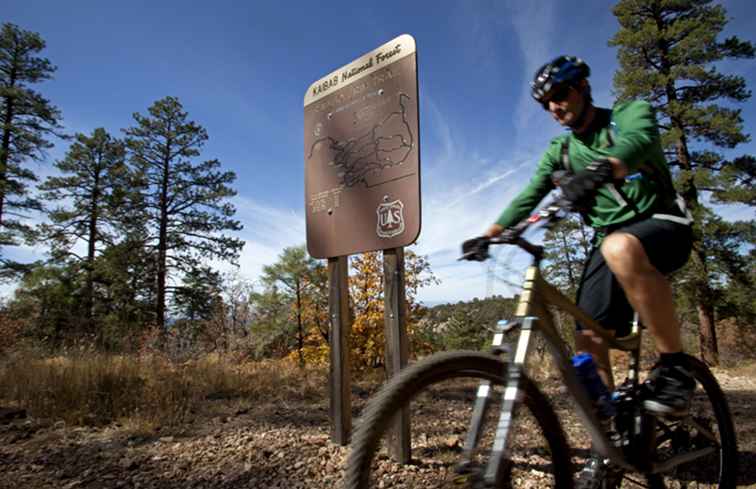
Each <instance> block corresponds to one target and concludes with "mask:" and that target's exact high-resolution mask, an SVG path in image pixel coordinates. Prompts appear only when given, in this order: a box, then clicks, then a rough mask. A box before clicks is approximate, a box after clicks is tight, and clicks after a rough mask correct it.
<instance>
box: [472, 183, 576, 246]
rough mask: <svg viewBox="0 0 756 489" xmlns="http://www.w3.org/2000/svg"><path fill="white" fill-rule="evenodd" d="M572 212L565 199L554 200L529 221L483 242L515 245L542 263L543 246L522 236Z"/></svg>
mask: <svg viewBox="0 0 756 489" xmlns="http://www.w3.org/2000/svg"><path fill="white" fill-rule="evenodd" d="M571 210H572V206H571V204H570V203H569V202H568V201H567V200H565V199H563V198H558V199H554V200H552V201H551V202H550V203H548V204H546V205H545V206H543V207H541V209H540V210H538V211H537V212H536V213H535V214H532V215H531V216H530V217H528V218H527V219H523V220H522V221H520V222H519V223H517V224H515V225H514V226H512V227H510V228H507V229H506V230H504V232H503V233H502V234H501V235H499V236H496V237H493V238H484V241H483V242H484V243H486V245H499V244H511V245H515V246H517V247H519V248H521V249H522V250H524V251H526V252H527V253H529V254H530V255H532V256H533V258H534V259H535V260H536V261H540V260H541V259H542V258H543V246H541V245H536V244H533V243H531V242H530V241H528V240H526V239H525V238H523V237H522V235H523V234H524V233H525V231H527V230H528V229H530V228H531V227H533V226H534V225H535V224H537V223H543V225H544V226H548V225H549V224H551V223H554V222H557V221H559V220H560V219H561V215H562V214H563V213H564V212H570V211H571ZM476 251H477V250H473V251H470V252H467V253H465V254H463V255H462V256H461V257H460V258H459V259H460V260H466V259H468V258H469V257H471V256H473V255H475V254H476Z"/></svg>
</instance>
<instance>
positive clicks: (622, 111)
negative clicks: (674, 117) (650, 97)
mask: <svg viewBox="0 0 756 489" xmlns="http://www.w3.org/2000/svg"><path fill="white" fill-rule="evenodd" d="M613 120H614V123H615V124H617V126H618V131H617V132H616V134H615V140H614V144H613V145H612V146H611V147H609V148H606V149H605V150H604V151H603V152H604V153H605V156H606V158H607V159H608V160H609V162H610V163H612V168H613V170H614V176H615V177H616V178H624V177H625V176H627V175H628V174H629V173H633V172H635V171H637V170H638V165H639V164H640V163H642V162H643V161H644V159H645V158H646V157H647V154H648V152H649V149H650V148H651V147H652V146H653V145H658V144H659V139H660V137H659V126H658V124H657V122H656V116H655V115H654V111H653V108H652V107H651V104H649V103H648V102H645V101H641V100H637V101H633V102H628V103H626V104H622V105H620V106H618V107H616V108H615V110H614V112H613Z"/></svg>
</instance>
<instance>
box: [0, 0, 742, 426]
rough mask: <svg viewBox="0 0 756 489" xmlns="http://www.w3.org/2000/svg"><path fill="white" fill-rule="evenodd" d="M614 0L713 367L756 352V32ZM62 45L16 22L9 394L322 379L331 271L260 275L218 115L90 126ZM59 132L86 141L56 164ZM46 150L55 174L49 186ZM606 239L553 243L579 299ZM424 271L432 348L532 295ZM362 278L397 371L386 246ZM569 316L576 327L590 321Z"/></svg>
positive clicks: (273, 270) (354, 275)
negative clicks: (276, 369)
mask: <svg viewBox="0 0 756 489" xmlns="http://www.w3.org/2000/svg"><path fill="white" fill-rule="evenodd" d="M612 12H613V15H614V16H615V17H616V20H617V25H618V27H617V30H616V32H615V33H614V34H613V36H612V37H611V38H610V39H608V40H607V41H608V43H609V45H610V46H611V47H613V48H615V49H616V54H617V59H618V63H619V69H618V70H617V72H616V73H615V74H614V78H613V79H614V91H615V93H616V95H617V98H618V99H620V100H623V99H637V98H641V99H645V100H648V101H649V102H650V103H651V104H652V105H653V106H654V108H655V109H656V111H657V116H658V119H659V123H660V129H661V132H662V142H663V144H664V147H665V149H666V150H667V158H668V161H669V164H670V168H671V169H672V171H673V174H674V176H675V184H676V186H677V188H678V191H679V192H680V194H681V195H682V196H683V198H684V199H685V201H686V203H687V205H688V207H689V208H690V209H691V210H692V211H693V213H694V217H695V224H694V229H695V243H694V252H693V255H692V257H691V260H690V262H689V264H688V265H687V266H686V267H685V268H684V269H683V270H681V271H680V272H678V273H676V274H675V275H674V276H673V277H672V280H673V281H674V288H675V291H676V301H677V304H678V311H679V313H680V315H681V316H682V318H683V321H684V328H685V344H686V349H687V350H688V351H690V352H692V353H694V354H696V355H699V356H701V357H702V358H703V359H704V360H705V361H707V362H708V363H709V364H711V365H717V364H720V363H724V364H725V365H727V364H733V363H737V362H741V361H743V360H744V359H747V360H752V359H753V351H754V346H756V334H754V325H755V324H756V321H754V320H755V319H756V290H755V288H754V281H755V280H756V267H755V266H754V263H755V260H754V254H756V251H754V230H755V229H754V220H753V212H752V209H753V206H754V204H755V203H756V200H755V197H754V176H755V173H756V168H755V165H754V156H753V155H751V154H747V153H746V154H742V153H740V152H739V150H738V148H739V147H740V146H741V145H747V143H749V142H750V135H748V134H746V133H745V131H744V120H743V115H742V109H741V107H742V106H743V104H745V103H746V102H747V101H749V100H750V97H751V91H750V90H749V87H748V86H747V83H746V79H745V78H743V77H742V76H740V75H739V74H737V72H730V71H727V72H725V71H723V70H722V69H721V67H722V66H727V67H730V66H739V65H737V64H735V65H733V64H725V62H728V63H731V62H732V61H735V60H742V61H741V62H743V63H750V62H751V60H752V59H753V57H754V48H753V45H752V43H751V42H749V41H746V40H742V39H741V38H738V37H736V36H729V37H725V36H723V35H722V32H723V30H724V28H725V26H726V25H727V23H728V17H727V13H726V10H725V8H724V7H723V6H722V5H719V4H716V3H713V2H708V1H681V2H661V1H652V0H647V1H638V0H634V1H627V0H624V1H620V2H618V3H617V4H616V5H615V6H614V8H613V10H612ZM45 49H46V44H45V40H44V38H43V36H42V35H41V34H39V33H37V32H34V31H31V30H27V29H25V28H24V26H20V25H15V24H13V23H10V22H5V23H3V24H2V31H1V33H0V101H1V105H0V120H1V121H2V126H1V130H2V134H1V136H2V138H1V140H0V267H1V269H0V277H1V278H2V280H4V281H6V283H13V284H14V285H15V290H14V292H13V294H12V295H9V296H8V297H6V298H5V299H4V300H3V302H2V305H1V306H0V349H2V352H3V354H2V360H1V361H0V374H1V375H0V393H2V394H0V396H1V397H2V398H3V403H7V404H9V405H13V406H20V407H23V408H26V409H29V410H31V411H33V412H35V413H37V414H39V415H49V416H63V417H65V418H66V419H69V420H71V421H75V422H84V421H87V420H88V421H87V422H91V421H92V417H93V416H94V418H95V421H96V422H109V421H111V420H113V419H117V418H119V417H123V416H132V415H135V413H140V412H141V413H143V416H147V417H150V416H152V417H155V418H156V419H157V418H160V419H161V421H159V422H160V423H165V422H166V421H165V420H166V419H168V420H169V422H171V421H174V422H177V423H178V422H180V421H181V419H182V414H181V413H184V412H189V411H190V410H191V403H192V402H193V401H194V400H196V399H200V398H204V397H206V396H207V395H210V394H212V393H214V392H228V391H233V390H234V389H243V387H242V385H243V383H244V382H243V371H244V369H243V367H242V366H244V365H247V366H248V365H250V364H260V362H262V364H266V362H283V363H287V362H288V363H290V364H291V365H295V366H298V367H299V368H302V370H301V371H300V372H301V374H302V375H306V372H307V371H308V370H309V369H312V368H315V369H317V368H324V367H325V366H326V365H327V360H328V351H329V348H328V342H329V334H330V331H329V329H330V328H329V320H328V284H327V274H326V269H325V265H324V263H323V262H320V261H317V260H314V259H312V258H311V257H309V256H308V255H307V253H306V250H305V247H304V246H291V247H286V248H284V249H281V250H280V254H279V255H278V258H277V259H276V260H275V261H274V262H271V263H269V264H267V265H266V266H264V267H263V270H262V274H261V275H260V277H259V278H258V279H257V280H254V281H252V280H249V279H248V278H246V277H244V276H243V275H242V274H240V273H239V272H238V270H235V269H234V267H233V265H234V264H235V263H236V262H237V261H238V258H239V256H240V252H241V250H242V248H243V246H244V242H243V240H242V239H240V238H239V237H238V231H240V230H241V228H242V225H243V223H242V222H240V221H239V220H237V219H236V213H237V209H236V208H235V206H234V205H233V203H232V198H233V197H234V196H235V195H236V189H235V184H236V174H235V172H234V171H231V170H229V169H227V168H225V167H224V164H223V162H221V161H219V160H217V159H213V158H210V159H205V158H206V155H205V154H204V153H203V148H204V146H205V144H206V143H207V142H208V140H209V137H210V136H209V135H208V132H207V131H206V129H205V128H204V127H203V125H202V124H201V123H200V122H198V121H195V120H194V119H193V118H192V117H191V116H190V114H189V113H188V112H187V111H186V109H185V108H184V105H183V104H182V101H181V100H179V98H177V97H175V96H165V97H162V98H160V99H158V100H155V101H153V102H151V103H150V104H149V105H148V106H147V107H135V108H134V110H135V111H136V112H134V114H133V120H132V122H131V124H130V125H129V126H128V127H124V128H122V130H121V131H120V133H117V134H116V133H110V132H108V131H107V130H106V129H104V128H102V127H100V128H97V129H95V130H93V131H91V132H89V133H77V132H74V133H71V132H70V131H69V130H68V129H67V128H66V127H65V125H64V123H63V114H62V113H61V111H60V110H59V109H58V108H57V107H56V105H55V101H54V100H49V99H48V98H46V96H45V94H44V93H45V92H44V89H45V88H44V87H45V82H46V81H48V80H50V79H52V78H53V77H54V76H55V73H56V69H57V68H56V66H55V65H54V60H49V59H47V58H46V57H45ZM54 145H55V146H59V147H60V146H62V147H65V148H66V149H65V154H64V156H63V157H62V158H59V159H57V160H55V161H54V162H49V161H48V155H49V151H50V149H51V148H52V147H53V146H54ZM40 162H41V163H48V164H51V165H52V166H53V167H54V168H55V171H54V173H52V174H50V175H47V176H45V177H44V178H39V177H38V171H37V170H36V169H37V168H39V167H38V165H39V164H40ZM723 206H737V207H738V208H739V209H746V211H745V212H740V213H739V215H741V216H742V215H745V216H746V218H745V219H738V220H727V219H724V218H723V217H722V215H721V213H719V212H717V210H716V209H721V208H723ZM589 241H590V232H589V231H588V230H587V229H586V228H585V227H584V226H583V225H582V224H581V223H580V222H579V221H578V220H577V219H569V220H565V221H564V222H563V223H562V224H561V225H560V226H559V227H557V228H555V229H553V230H550V231H549V232H547V233H546V235H545V236H544V242H545V244H546V245H547V248H548V250H549V254H548V256H547V262H546V267H545V272H546V275H547V277H548V279H549V280H551V281H553V282H554V283H556V284H557V285H559V286H560V287H561V288H562V289H563V290H565V291H566V292H567V293H569V294H571V295H573V296H574V294H575V291H576V284H577V279H578V277H579V273H580V267H581V264H582V261H583V260H584V258H585V256H586V254H587V253H588V252H589V249H590V244H589ZM23 246H36V247H37V248H39V247H43V248H44V249H45V250H46V253H45V255H44V256H39V257H38V259H37V260H34V261H28V260H27V261H23V260H19V259H18V258H17V255H16V254H14V253H13V250H14V249H15V248H18V247H23ZM224 263H225V264H230V265H231V266H225V267H221V268H219V266H218V265H219V264H224ZM508 263H510V260H509V259H508V257H507V255H505V254H504V253H502V254H500V255H498V256H497V260H496V262H495V263H494V264H493V265H491V266H490V267H489V268H488V271H487V273H488V277H489V280H490V281H504V282H510V283H512V284H514V285H515V286H516V282H517V274H516V273H512V272H513V271H512V270H511V269H510V268H508V267H509V265H508ZM406 280H407V312H408V314H407V317H408V329H409V334H410V338H411V342H412V355H413V357H415V358H416V357H418V356H422V355H427V354H429V353H432V352H434V351H439V350H444V349H452V348H474V349H477V348H482V347H483V346H484V345H485V342H486V341H487V340H488V338H489V336H490V328H491V327H492V326H493V325H494V324H495V322H496V320H498V319H500V318H502V317H506V316H508V315H510V314H511V312H512V309H513V305H514V303H515V302H516V296H515V297H504V296H501V295H493V296H491V297H487V298H484V299H473V300H472V301H460V302H457V303H454V304H441V305H436V306H433V307H429V306H427V305H425V304H423V303H422V302H421V301H420V300H419V299H418V293H419V292H420V291H421V290H422V289H423V288H426V287H432V286H434V284H437V283H438V278H437V277H436V275H435V274H434V271H433V270H432V267H431V263H430V261H429V260H428V257H427V256H424V255H421V254H418V253H416V252H414V251H413V250H412V248H410V249H409V250H408V252H407V257H406ZM349 284H350V285H349V287H350V308H351V312H352V318H353V326H352V334H351V355H352V365H353V366H354V368H355V369H356V371H358V372H365V373H370V372H374V371H378V372H382V367H383V365H384V360H383V355H384V350H383V344H384V339H383V328H384V320H383V283H382V263H381V255H380V253H365V254H361V255H356V256H353V257H351V258H350V278H349ZM560 324H562V325H563V330H564V332H565V333H566V336H567V337H569V336H570V331H571V329H572V325H571V323H570V322H569V321H567V319H566V318H560ZM305 367H306V368H305ZM156 406H159V407H160V409H158V408H156ZM177 406H180V407H181V409H177ZM146 413H149V414H146ZM155 422H156V423H157V422H158V421H155Z"/></svg>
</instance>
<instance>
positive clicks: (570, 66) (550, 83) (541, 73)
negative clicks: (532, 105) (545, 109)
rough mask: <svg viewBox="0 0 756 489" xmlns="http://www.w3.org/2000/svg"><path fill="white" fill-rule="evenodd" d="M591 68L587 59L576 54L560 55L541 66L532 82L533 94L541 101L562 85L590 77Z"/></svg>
mask: <svg viewBox="0 0 756 489" xmlns="http://www.w3.org/2000/svg"><path fill="white" fill-rule="evenodd" d="M590 74H591V69H590V68H589V67H588V65H587V64H585V61H583V60H582V59H580V58H578V57H576V56H559V57H558V58H555V59H553V60H552V61H550V62H548V63H546V64H545V65H543V66H541V67H540V68H539V69H538V71H536V73H535V76H534V77H533V81H532V82H530V87H531V95H532V96H533V98H534V99H536V100H537V101H538V102H540V103H544V100H545V99H546V96H547V95H548V94H550V93H552V91H553V90H554V89H555V88H557V87H559V86H562V85H575V84H577V82H579V81H580V80H582V79H584V78H588V76H590Z"/></svg>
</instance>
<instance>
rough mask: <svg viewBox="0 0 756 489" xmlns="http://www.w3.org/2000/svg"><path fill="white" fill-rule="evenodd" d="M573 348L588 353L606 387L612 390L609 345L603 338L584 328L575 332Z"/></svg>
mask: <svg viewBox="0 0 756 489" xmlns="http://www.w3.org/2000/svg"><path fill="white" fill-rule="evenodd" d="M575 350H577V353H590V354H591V356H592V357H593V361H594V363H595V364H596V370H597V371H598V374H599V377H601V380H603V381H604V384H606V387H607V388H608V389H609V390H610V391H613V390H614V376H613V375H612V362H611V359H610V358H609V346H608V345H607V344H606V342H605V341H604V339H603V338H601V337H600V336H598V335H596V334H594V333H593V332H592V331H591V330H588V329H585V330H581V331H576V332H575Z"/></svg>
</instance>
